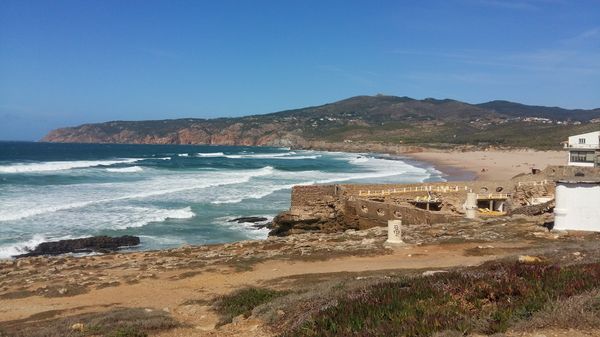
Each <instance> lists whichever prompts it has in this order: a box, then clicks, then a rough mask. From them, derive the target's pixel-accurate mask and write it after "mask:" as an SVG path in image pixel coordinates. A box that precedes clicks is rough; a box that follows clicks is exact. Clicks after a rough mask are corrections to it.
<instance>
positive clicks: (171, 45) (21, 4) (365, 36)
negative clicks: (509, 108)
mask: <svg viewBox="0 0 600 337" xmlns="http://www.w3.org/2000/svg"><path fill="white" fill-rule="evenodd" d="M377 93H384V94H390V95H398V96H410V97H414V98H426V97H435V98H453V99H458V100H462V101H466V102H471V103H481V102H485V101H489V100H494V99H506V100H511V101H517V102H521V103H526V104H539V105H551V106H563V107H568V108H598V107H600V0H440V1H424V0H414V1H410V0H404V1H376V0H370V1H351V0H343V1H325V0H316V1H312V0H273V1H262V0H252V1H244V0H237V1H227V0H206V1H202V0H189V1H183V0H165V1H156V0H140V1H136V0H78V1H62V0H52V1H49V0H43V1H30V0H14V1H13V0H0V139H14V140H17V139H20V140H35V139H39V138H40V137H42V136H43V135H44V134H45V133H46V132H47V131H49V130H50V129H52V128H55V127H61V126H71V125H78V124H81V123H86V122H100V121H107V120H117V119H118V120H139V119H163V118H179V117H206V118H209V117H217V116H240V115H246V114H255V113H267V112H273V111H279V110H283V109H290V108H299V107H304V106H309V105H318V104H324V103H328V102H332V101H336V100H339V99H343V98H347V97H350V96H355V95H373V94H377Z"/></svg>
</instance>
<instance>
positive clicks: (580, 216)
mask: <svg viewBox="0 0 600 337" xmlns="http://www.w3.org/2000/svg"><path fill="white" fill-rule="evenodd" d="M555 196H556V199H555V200H556V206H555V207H554V228H555V229H560V230H583V231H595V232H600V179H597V178H591V179H590V178H586V177H583V176H582V177H577V178H576V179H568V180H558V181H556V194H555Z"/></svg>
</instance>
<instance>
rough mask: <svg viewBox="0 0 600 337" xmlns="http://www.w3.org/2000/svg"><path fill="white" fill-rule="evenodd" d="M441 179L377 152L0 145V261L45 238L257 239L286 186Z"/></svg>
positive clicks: (146, 241) (148, 244)
mask: <svg viewBox="0 0 600 337" xmlns="http://www.w3.org/2000/svg"><path fill="white" fill-rule="evenodd" d="M440 180H443V179H442V176H441V173H440V172H438V171H436V170H435V169H434V168H432V167H427V166H422V165H418V164H416V163H413V162H410V161H408V160H402V159H401V158H392V157H390V156H385V155H376V154H354V153H352V154H350V153H341V152H318V151H300V150H290V149H287V148H267V147H240V146H193V145H115V144H56V143H34V142H0V258H8V257H10V256H12V255H16V254H20V253H23V252H25V251H26V250H27V249H28V248H29V249H31V248H33V247H35V246H36V245H37V244H39V243H41V242H44V241H51V240H60V239H72V238H81V237H87V236H93V235H109V236H120V235H136V236H139V237H140V238H141V245H140V247H138V248H136V249H160V248H170V247H177V246H181V245H184V244H209V243H221V242H231V241H237V240H245V239H263V238H266V236H267V234H268V229H265V228H262V229H257V228H256V227H255V226H254V224H252V223H237V222H230V220H232V219H234V218H237V217H241V216H260V217H266V218H268V219H272V218H273V216H275V215H276V214H277V213H278V212H281V211H283V210H286V209H288V208H289V203H290V189H291V187H292V186H293V185H300V184H302V185H306V184H328V183H334V182H362V183H365V182H369V183H414V182H423V181H440Z"/></svg>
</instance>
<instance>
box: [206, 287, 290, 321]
mask: <svg viewBox="0 0 600 337" xmlns="http://www.w3.org/2000/svg"><path fill="white" fill-rule="evenodd" d="M286 293H287V292H282V291H276V290H271V289H265V288H254V287H251V288H246V289H241V290H238V291H235V292H233V293H231V294H229V295H225V296H222V297H220V298H218V299H217V301H216V302H215V303H214V307H215V309H216V310H217V312H218V313H219V315H220V316H221V322H220V325H222V324H226V323H230V322H231V320H232V319H233V318H234V317H237V316H239V315H244V317H248V316H250V314H251V313H252V309H254V308H255V307H257V306H259V305H261V304H264V303H267V302H269V301H271V300H272V299H274V298H276V297H279V296H282V295H285V294H286Z"/></svg>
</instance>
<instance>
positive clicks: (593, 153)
mask: <svg viewBox="0 0 600 337" xmlns="http://www.w3.org/2000/svg"><path fill="white" fill-rule="evenodd" d="M565 149H567V150H568V151H569V159H568V164H569V165H570V166H588V167H594V166H596V167H600V131H595V132H589V133H584V134H581V135H575V136H571V137H569V140H568V141H567V143H566V144H565Z"/></svg>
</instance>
